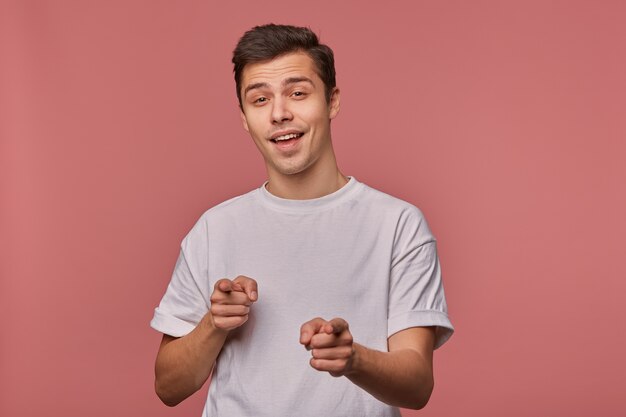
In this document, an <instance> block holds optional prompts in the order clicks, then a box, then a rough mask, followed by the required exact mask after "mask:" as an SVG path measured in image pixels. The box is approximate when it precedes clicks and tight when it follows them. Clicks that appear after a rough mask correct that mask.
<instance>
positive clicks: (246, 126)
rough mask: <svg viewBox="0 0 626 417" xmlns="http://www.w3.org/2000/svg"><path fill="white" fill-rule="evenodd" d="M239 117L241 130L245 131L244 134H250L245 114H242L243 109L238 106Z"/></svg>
mask: <svg viewBox="0 0 626 417" xmlns="http://www.w3.org/2000/svg"><path fill="white" fill-rule="evenodd" d="M239 115H240V116H241V123H242V124H243V128H244V129H246V132H250V129H249V128H248V120H247V119H246V114H245V113H244V112H243V108H242V107H241V106H239Z"/></svg>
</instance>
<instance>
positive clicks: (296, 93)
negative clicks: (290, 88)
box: [293, 91, 305, 97]
mask: <svg viewBox="0 0 626 417" xmlns="http://www.w3.org/2000/svg"><path fill="white" fill-rule="evenodd" d="M293 95H294V96H295V97H304V95H305V94H304V93H303V92H302V91H294V92H293Z"/></svg>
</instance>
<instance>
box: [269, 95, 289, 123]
mask: <svg viewBox="0 0 626 417" xmlns="http://www.w3.org/2000/svg"><path fill="white" fill-rule="evenodd" d="M292 119H293V115H292V114H291V112H290V111H289V109H288V107H287V103H286V102H285V100H284V99H282V98H278V99H275V100H274V105H273V107H272V123H275V124H276V123H283V122H288V121H290V120H292Z"/></svg>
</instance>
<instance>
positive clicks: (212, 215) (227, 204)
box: [200, 188, 258, 220]
mask: <svg viewBox="0 0 626 417" xmlns="http://www.w3.org/2000/svg"><path fill="white" fill-rule="evenodd" d="M257 192H258V189H257V188H255V189H253V190H251V191H248V192H247V193H245V194H241V195H238V196H235V197H231V198H229V199H228V200H224V201H222V202H221V203H219V204H217V205H215V206H213V207H211V208H209V209H208V210H206V211H205V212H204V213H202V215H201V216H200V220H213V219H215V220H219V219H220V218H222V217H224V216H227V217H230V216H233V215H237V214H238V213H240V212H242V211H247V210H249V209H250V206H251V205H252V204H254V203H255V201H256V199H255V194H256V193H257Z"/></svg>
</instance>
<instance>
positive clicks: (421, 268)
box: [151, 177, 453, 417]
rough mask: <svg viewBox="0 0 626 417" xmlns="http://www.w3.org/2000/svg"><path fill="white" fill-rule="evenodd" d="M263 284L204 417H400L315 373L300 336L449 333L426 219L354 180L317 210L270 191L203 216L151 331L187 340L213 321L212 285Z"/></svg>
mask: <svg viewBox="0 0 626 417" xmlns="http://www.w3.org/2000/svg"><path fill="white" fill-rule="evenodd" d="M238 275H245V276H248V277H251V278H254V279H255V280H256V281H257V282H258V288H259V291H258V293H259V297H258V301H257V302H256V303H254V304H253V305H252V308H251V311H250V316H249V320H248V321H247V322H246V323H245V324H244V325H243V326H241V327H240V328H237V329H235V330H233V331H231V332H230V334H229V336H228V338H227V340H226V343H225V344H224V347H223V348H222V351H221V352H220V355H219V356H218V359H217V364H216V366H215V369H214V371H213V377H212V380H211V386H210V388H209V395H208V399H207V403H206V406H205V409H204V414H203V416H204V417H209V416H211V417H217V416H220V417H223V416H227V417H232V416H255V417H256V416H268V417H269V416H271V417H277V416H294V415H298V416H315V417H319V416H325V417H327V416H333V417H334V416H377V417H378V416H385V417H387V416H399V415H400V414H399V411H398V409H396V408H394V407H391V406H389V405H387V404H384V403H382V402H380V401H378V400H377V399H375V398H374V397H372V396H371V395H370V394H368V393H367V392H365V391H364V390H362V389H361V388H359V387H358V386H356V385H354V384H353V383H352V382H351V381H349V380H348V379H347V378H345V377H341V378H334V377H332V376H330V375H329V374H328V373H326V372H319V371H316V370H315V369H313V368H311V366H310V365H309V359H310V358H311V354H310V352H308V351H307V350H306V349H305V348H304V347H303V346H302V345H301V344H300V343H299V337H300V326H301V325H302V324H303V323H305V322H306V321H309V320H311V319H313V318H315V317H322V318H324V319H326V320H330V319H332V318H334V317H341V318H343V319H345V320H346V321H347V322H348V323H349V325H350V331H351V332H352V335H353V337H354V340H355V342H358V343H360V344H362V345H364V346H366V347H368V348H372V349H377V350H381V351H386V350H387V338H388V337H389V336H391V335H392V334H394V333H396V332H398V331H400V330H403V329H407V328H410V327H415V326H437V331H436V335H437V338H436V347H439V346H441V345H442V344H443V343H444V342H445V341H446V340H447V339H448V338H449V337H450V336H451V335H452V332H453V327H452V325H451V323H450V321H449V319H448V315H447V306H446V300H445V297H444V292H443V286H442V282H441V275H440V270H439V260H438V258H437V250H436V243H435V238H434V237H433V235H432V234H431V232H430V230H429V229H428V225H427V224H426V221H425V220H424V217H423V216H422V214H421V212H420V211H419V210H418V209H417V208H416V207H414V206H412V205H411V204H409V203H406V202H404V201H402V200H399V199H397V198H394V197H391V196H389V195H387V194H384V193H382V192H380V191H377V190H374V189H373V188H370V187H368V186H367V185H365V184H363V183H360V182H358V181H357V180H356V179H355V178H353V177H352V178H350V180H349V182H348V183H347V184H346V185H345V186H343V187H342V188H341V189H340V190H338V191H336V192H334V193H332V194H329V195H327V196H324V197H321V198H316V199H312V200H286V199H282V198H278V197H276V196H274V195H272V194H270V193H269V192H268V191H267V189H266V188H265V184H264V185H263V186H262V187H260V188H258V189H256V190H254V191H251V192H249V193H247V194H244V195H242V196H239V197H236V198H233V199H231V200H228V201H226V202H224V203H222V204H219V205H217V206H215V207H213V208H211V209H210V210H208V211H207V212H206V213H204V214H203V215H202V217H201V218H200V220H199V221H198V222H197V223H196V225H195V226H194V227H193V228H192V230H191V231H190V232H189V234H188V235H187V236H186V237H185V239H184V240H183V243H182V245H181V252H180V256H179V258H178V261H177V262H176V267H175V270H174V273H173V276H172V280H171V282H170V284H169V286H168V288H167V291H166V293H165V295H164V297H163V299H162V300H161V303H160V305H159V307H158V308H156V310H155V313H154V318H153V319H152V322H151V326H152V327H153V328H154V329H156V330H158V331H160V332H162V333H166V334H169V335H171V336H175V337H179V336H184V335H186V334H187V333H189V332H190V331H191V330H192V329H193V328H194V327H195V326H196V325H197V324H198V323H199V321H200V319H201V318H202V317H203V316H204V315H205V314H206V313H207V311H208V310H209V306H210V300H209V299H210V296H211V293H212V291H213V286H214V285H215V282H216V281H217V280H219V279H222V278H230V279H233V278H236V277H237V276H238Z"/></svg>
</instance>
